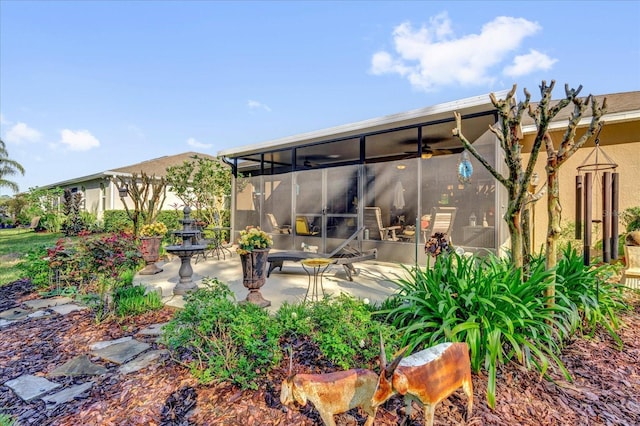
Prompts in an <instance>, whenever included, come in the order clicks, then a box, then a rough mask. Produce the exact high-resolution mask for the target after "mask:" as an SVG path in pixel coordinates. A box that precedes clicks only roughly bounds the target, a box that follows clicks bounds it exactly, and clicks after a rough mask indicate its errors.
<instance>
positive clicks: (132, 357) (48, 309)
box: [0, 297, 168, 410]
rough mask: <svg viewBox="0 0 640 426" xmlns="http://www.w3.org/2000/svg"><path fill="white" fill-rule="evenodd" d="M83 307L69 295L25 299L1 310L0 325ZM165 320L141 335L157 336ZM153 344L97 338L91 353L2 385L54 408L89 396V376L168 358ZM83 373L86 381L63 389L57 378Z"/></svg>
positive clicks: (138, 367) (125, 371)
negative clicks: (10, 307) (100, 361)
mask: <svg viewBox="0 0 640 426" xmlns="http://www.w3.org/2000/svg"><path fill="white" fill-rule="evenodd" d="M82 309H87V308H86V306H82V305H80V304H77V303H75V302H74V301H73V300H72V299H70V298H68V297H54V298H50V299H36V300H29V301H27V302H24V303H22V307H16V308H13V309H8V310H6V311H4V312H0V329H1V328H5V327H8V326H10V325H12V324H14V325H15V326H17V327H19V326H20V322H21V321H24V320H26V319H29V318H42V317H46V316H51V315H61V316H64V315H67V314H69V313H71V312H75V311H78V310H82ZM165 324H166V323H162V324H153V325H150V326H148V327H146V328H145V329H143V330H140V332H139V333H138V336H140V337H141V338H145V337H158V336H159V335H160V333H161V328H162V327H163V326H164V325H165ZM150 348H151V345H150V344H149V343H145V342H142V341H139V340H136V339H134V338H133V337H131V336H127V337H123V338H120V339H114V340H106V341H100V342H94V343H93V344H91V345H89V347H88V354H85V355H80V356H78V357H76V358H74V359H71V360H69V361H67V362H66V363H64V364H62V365H59V366H58V367H56V368H55V369H53V370H52V371H50V372H46V371H43V372H41V373H37V374H38V375H33V374H23V375H21V376H19V377H16V378H15V379H12V380H8V381H6V382H5V383H2V385H4V386H7V387H8V388H10V389H11V390H12V391H13V392H14V393H15V394H16V395H17V396H18V397H20V398H21V399H22V400H23V401H26V402H29V401H33V400H35V399H38V398H40V399H42V400H43V401H44V402H45V404H46V407H47V409H51V410H53V409H55V408H56V407H58V406H59V405H61V404H65V403H67V402H69V401H73V400H75V399H79V398H86V397H88V396H89V391H90V390H91V388H92V387H93V385H94V382H93V381H91V380H89V378H90V377H91V376H99V375H103V374H108V373H110V372H111V373H115V374H117V375H121V376H124V375H126V374H130V373H133V372H136V371H139V370H141V369H143V368H145V367H147V366H149V365H150V364H151V363H153V362H158V361H159V360H161V359H164V358H168V351H167V350H166V349H160V350H149V349H150ZM90 356H92V357H96V358H100V359H103V360H105V361H107V362H108V363H113V364H118V366H107V367H105V366H102V365H99V364H96V363H94V362H92V361H91V359H90ZM40 374H42V375H43V376H45V375H46V377H48V378H45V377H42V376H40ZM84 376H86V377H87V381H86V382H84V383H79V384H74V385H71V386H68V387H66V388H63V389H59V388H60V387H61V386H62V385H61V384H59V383H56V382H55V379H56V378H59V377H79V378H82V377H84ZM49 379H52V380H49Z"/></svg>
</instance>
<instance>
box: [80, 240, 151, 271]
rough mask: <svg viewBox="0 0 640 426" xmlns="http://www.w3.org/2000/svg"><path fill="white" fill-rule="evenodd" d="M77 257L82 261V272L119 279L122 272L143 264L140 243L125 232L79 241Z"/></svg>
mask: <svg viewBox="0 0 640 426" xmlns="http://www.w3.org/2000/svg"><path fill="white" fill-rule="evenodd" d="M75 251H76V254H75V256H76V257H77V258H80V259H81V260H82V261H81V262H80V263H81V267H82V268H84V269H83V270H82V272H83V273H84V275H85V276H89V275H91V274H107V275H111V276H114V277H117V276H118V275H119V274H120V273H121V272H122V271H124V270H127V269H136V268H137V267H138V266H139V265H140V264H141V262H142V254H141V253H140V250H138V241H137V240H136V239H135V237H134V236H133V235H131V234H127V233H124V232H119V233H113V234H104V235H99V236H88V237H83V238H80V239H79V240H77V243H76V245H75Z"/></svg>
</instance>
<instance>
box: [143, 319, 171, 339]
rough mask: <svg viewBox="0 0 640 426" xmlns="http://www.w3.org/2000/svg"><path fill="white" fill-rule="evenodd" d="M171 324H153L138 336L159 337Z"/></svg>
mask: <svg viewBox="0 0 640 426" xmlns="http://www.w3.org/2000/svg"><path fill="white" fill-rule="evenodd" d="M167 324H169V323H168V322H163V323H159V324H152V325H150V326H148V327H147V328H143V329H142V330H140V331H139V332H138V334H140V335H142V336H159V335H161V334H162V327H164V326H165V325H167Z"/></svg>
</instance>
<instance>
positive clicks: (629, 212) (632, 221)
mask: <svg viewBox="0 0 640 426" xmlns="http://www.w3.org/2000/svg"><path fill="white" fill-rule="evenodd" d="M621 216H622V223H623V224H624V226H625V229H626V231H627V232H631V231H637V230H640V207H630V208H628V209H625V210H624V211H623V212H622V214H621Z"/></svg>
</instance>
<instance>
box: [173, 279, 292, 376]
mask: <svg viewBox="0 0 640 426" xmlns="http://www.w3.org/2000/svg"><path fill="white" fill-rule="evenodd" d="M202 282H203V284H205V285H206V286H207V288H203V289H199V290H197V291H195V292H193V293H191V294H189V295H187V296H186V298H185V299H186V300H185V306H184V309H183V310H181V311H180V312H178V314H177V315H176V317H175V318H174V319H173V320H171V321H170V322H169V324H168V325H167V326H165V333H164V339H165V342H166V344H167V346H168V347H169V349H170V350H171V351H172V355H173V356H174V358H175V359H176V360H177V361H178V362H180V363H182V364H184V365H186V366H187V367H189V368H190V370H191V372H192V374H193V375H194V376H195V377H196V378H197V379H198V380H199V381H200V382H202V383H211V382H221V381H230V382H232V383H234V384H236V385H238V386H240V387H242V388H251V389H256V388H257V383H256V378H257V377H258V376H263V375H264V374H265V373H266V372H268V371H269V370H270V369H271V368H272V367H273V366H274V365H277V363H278V362H279V361H280V359H281V357H282V355H281V353H280V350H279V346H278V337H279V333H278V327H277V324H276V323H275V321H274V319H273V318H272V317H270V316H269V314H268V313H267V312H266V311H264V310H263V309H262V308H259V307H257V306H255V305H253V304H251V303H247V304H237V303H235V300H234V299H233V293H232V292H231V290H229V287H228V286H226V285H225V284H223V283H221V282H220V281H218V279H216V278H214V279H209V278H205V279H203V281H202Z"/></svg>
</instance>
